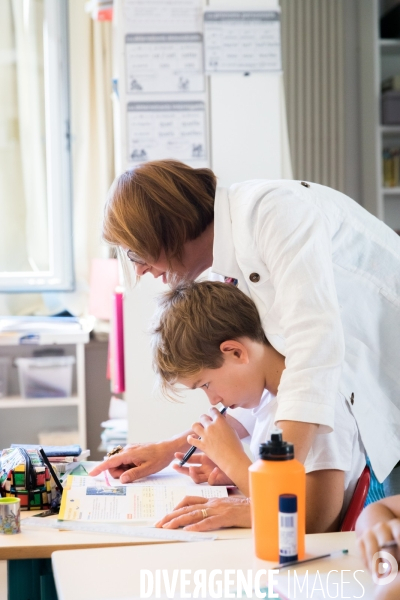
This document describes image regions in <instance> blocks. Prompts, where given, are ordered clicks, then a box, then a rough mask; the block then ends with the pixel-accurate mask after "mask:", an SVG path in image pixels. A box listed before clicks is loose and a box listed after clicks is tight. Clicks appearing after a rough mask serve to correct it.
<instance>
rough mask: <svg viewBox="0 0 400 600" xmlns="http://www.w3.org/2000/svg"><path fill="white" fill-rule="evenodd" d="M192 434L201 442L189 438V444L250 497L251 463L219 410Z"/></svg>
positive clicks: (202, 418)
mask: <svg viewBox="0 0 400 600" xmlns="http://www.w3.org/2000/svg"><path fill="white" fill-rule="evenodd" d="M192 430H193V431H194V433H195V434H196V435H198V436H199V437H200V438H201V439H198V438H195V437H193V435H188V437H187V442H188V444H190V445H192V446H196V448H198V449H199V450H201V451H202V452H204V453H205V454H207V456H208V457H209V458H210V459H211V460H212V461H213V462H214V463H215V464H216V465H217V466H218V467H219V468H220V469H221V471H223V472H224V473H225V474H226V475H227V476H228V477H229V478H230V479H231V480H232V481H233V482H234V483H235V484H236V485H237V486H238V488H239V489H240V490H241V492H243V494H244V495H245V496H248V495H249V474H248V468H249V466H250V465H251V460H250V459H249V458H248V456H247V455H246V453H245V451H244V450H243V446H242V443H241V441H240V439H239V436H238V435H237V433H236V431H235V430H234V429H232V427H230V425H229V424H228V423H227V422H226V420H225V417H224V416H223V415H221V414H220V412H219V411H218V410H217V409H216V408H212V409H211V410H210V415H202V416H201V418H200V422H199V423H195V424H194V425H193V427H192Z"/></svg>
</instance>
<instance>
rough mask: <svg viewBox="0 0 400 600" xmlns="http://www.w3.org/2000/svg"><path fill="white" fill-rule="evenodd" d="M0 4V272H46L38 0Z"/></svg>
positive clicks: (41, 12) (41, 7) (8, 0)
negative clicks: (0, 10) (0, 11)
mask: <svg viewBox="0 0 400 600" xmlns="http://www.w3.org/2000/svg"><path fill="white" fill-rule="evenodd" d="M2 6H3V9H2V12H3V11H4V13H5V14H4V15H3V16H2V17H1V19H0V23H1V25H0V28H1V29H2V30H3V31H2V32H1V35H0V44H1V45H2V48H1V62H0V88H1V89H2V93H1V96H0V131H1V133H2V135H1V141H0V197H1V203H0V245H1V247H2V249H1V252H0V271H47V270H48V269H49V248H48V225H47V212H48V211H47V193H46V144H45V139H46V132H45V110H44V107H45V104H44V60H43V20H44V3H43V0H34V1H30V0H28V1H27V0H22V1H21V0H6V1H5V2H4V1H3V2H2Z"/></svg>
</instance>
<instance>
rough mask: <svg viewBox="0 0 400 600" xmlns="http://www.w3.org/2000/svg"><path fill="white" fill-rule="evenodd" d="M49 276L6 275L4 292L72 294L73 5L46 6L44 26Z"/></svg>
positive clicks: (54, 0) (57, 1) (0, 275)
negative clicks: (70, 32) (70, 27)
mask: <svg viewBox="0 0 400 600" xmlns="http://www.w3.org/2000/svg"><path fill="white" fill-rule="evenodd" d="M43 34H44V40H43V42H44V43H43V47H44V81H45V119H46V121H45V122H46V172H47V202H48V233H49V270H48V271H29V272H23V271H21V272H0V292H12V293H16V292H30V293H34V292H43V291H72V290H73V289H74V286H75V279H74V269H73V247H72V239H73V237H72V194H71V187H72V186H71V180H72V177H71V150H70V107H69V60H68V2H65V0H45V19H44V26H43Z"/></svg>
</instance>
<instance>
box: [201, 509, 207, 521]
mask: <svg viewBox="0 0 400 600" xmlns="http://www.w3.org/2000/svg"><path fill="white" fill-rule="evenodd" d="M201 514H202V515H203V519H207V517H208V512H207V509H206V508H202V509H201Z"/></svg>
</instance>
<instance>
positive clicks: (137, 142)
mask: <svg viewBox="0 0 400 600" xmlns="http://www.w3.org/2000/svg"><path fill="white" fill-rule="evenodd" d="M127 128H128V157H127V159H128V161H129V162H131V163H132V162H138V163H141V162H145V161H148V160H160V159H163V158H165V157H168V158H175V159H177V160H181V161H182V162H188V161H190V163H193V162H196V161H197V160H199V161H204V160H205V159H206V158H207V152H206V118H205V104H204V102H202V101H164V102H128V105H127Z"/></svg>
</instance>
